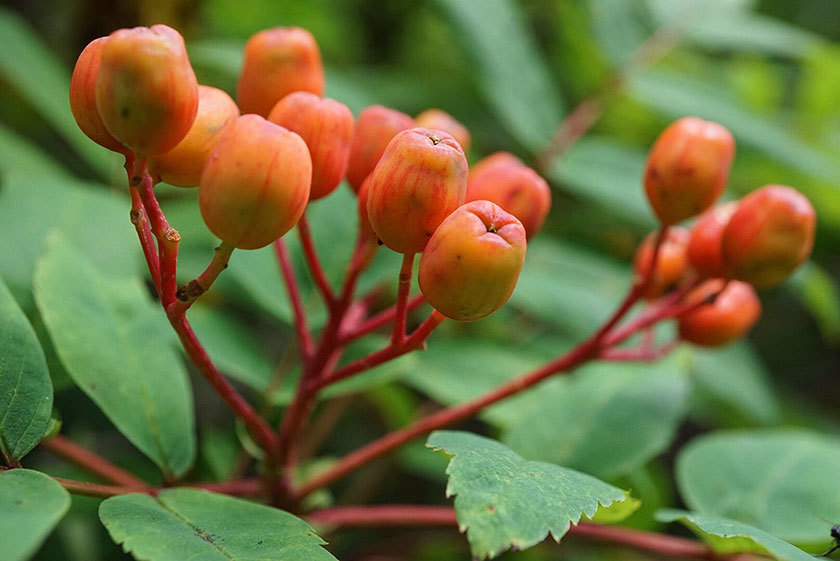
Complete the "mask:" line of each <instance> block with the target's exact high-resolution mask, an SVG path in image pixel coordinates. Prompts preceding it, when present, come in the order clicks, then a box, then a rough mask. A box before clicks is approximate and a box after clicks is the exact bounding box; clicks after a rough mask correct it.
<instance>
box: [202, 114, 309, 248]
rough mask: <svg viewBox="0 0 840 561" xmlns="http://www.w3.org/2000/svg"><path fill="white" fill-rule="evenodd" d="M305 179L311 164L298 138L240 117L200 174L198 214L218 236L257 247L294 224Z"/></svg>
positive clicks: (306, 192) (305, 193) (302, 200)
mask: <svg viewBox="0 0 840 561" xmlns="http://www.w3.org/2000/svg"><path fill="white" fill-rule="evenodd" d="M311 181H312V162H311V160H310V159H309V150H308V149H307V148H306V143H305V142H304V141H303V139H302V138H301V137H300V136H298V135H297V134H295V133H293V132H291V131H289V130H286V129H284V128H283V127H281V126H279V125H275V124H274V123H270V122H268V121H266V120H265V119H263V118H262V117H260V116H258V115H243V116H241V117H238V118H237V119H236V120H235V121H234V122H233V123H232V124H231V125H230V126H229V127H228V128H227V129H226V130H225V131H224V132H223V133H222V135H221V137H220V138H219V140H218V141H217V142H216V146H215V148H213V151H212V152H211V154H210V157H209V158H208V160H207V163H206V164H205V165H204V169H203V171H202V172H201V181H200V182H199V185H198V204H199V207H200V209H201V216H202V217H203V218H204V222H205V223H206V224H207V227H208V228H209V229H210V231H211V232H213V234H215V235H216V236H217V237H219V238H220V239H222V240H224V241H226V242H229V243H231V244H232V245H234V246H235V247H238V248H242V249H257V248H260V247H263V246H266V245H268V244H270V243H271V242H273V241H274V240H276V239H277V238H279V237H281V236H282V235H283V234H285V233H286V232H288V231H289V230H290V229H291V228H292V226H294V225H295V224H296V223H297V221H298V219H299V218H300V216H301V215H302V214H303V211H304V209H305V208H306V202H307V201H308V200H309V184H310V182H311Z"/></svg>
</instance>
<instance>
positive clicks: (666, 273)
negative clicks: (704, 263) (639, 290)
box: [634, 226, 689, 300]
mask: <svg viewBox="0 0 840 561" xmlns="http://www.w3.org/2000/svg"><path fill="white" fill-rule="evenodd" d="M656 236H657V234H656V233H651V234H649V235H648V236H647V237H645V239H644V240H643V241H642V243H641V244H640V245H639V248H638V249H637V250H636V257H635V260H634V269H635V271H636V275H637V276H638V277H640V278H641V277H642V276H644V275H646V274H647V272H648V269H650V260H651V259H652V258H653V249H654V244H655V243H656ZM688 240H689V234H688V230H686V229H685V228H680V227H679V226H675V227H671V228H668V232H667V233H666V235H665V239H664V240H663V241H662V244H661V245H660V247H659V255H658V256H657V258H656V267H655V268H654V270H653V275H652V276H651V279H650V281H649V283H648V285H647V288H646V289H645V292H644V294H643V296H644V297H645V298H647V299H648V300H655V299H656V298H659V297H660V296H662V295H663V294H665V293H666V292H668V291H669V290H670V289H671V288H673V287H674V285H676V284H677V283H678V282H679V281H680V280H682V278H683V277H684V276H685V274H686V272H687V271H688V255H687V251H686V250H687V247H688Z"/></svg>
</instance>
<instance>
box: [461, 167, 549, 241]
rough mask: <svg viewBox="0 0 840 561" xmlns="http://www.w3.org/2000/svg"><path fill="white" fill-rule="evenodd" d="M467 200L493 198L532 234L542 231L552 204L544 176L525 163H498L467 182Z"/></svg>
mask: <svg viewBox="0 0 840 561" xmlns="http://www.w3.org/2000/svg"><path fill="white" fill-rule="evenodd" d="M467 200H468V201H478V200H485V201H491V202H494V203H496V204H497V205H499V206H500V207H502V208H503V209H505V210H506V211H508V212H509V213H511V214H513V215H514V216H515V217H516V218H518V219H519V221H520V222H522V225H523V226H524V227H525V230H526V231H527V232H528V238H531V237H533V236H535V235H536V234H537V232H539V231H540V229H541V228H542V226H543V223H544V222H545V219H546V217H547V216H548V211H549V209H550V208H551V189H550V188H549V187H548V183H546V181H545V179H543V178H542V177H540V176H539V175H538V174H537V172H535V171H534V170H532V169H531V168H529V167H526V166H524V165H515V164H505V163H503V162H502V163H501V165H499V164H497V165H495V166H494V167H490V168H487V169H486V171H483V172H482V173H480V174H477V176H476V177H473V176H470V179H469V181H468V182H467Z"/></svg>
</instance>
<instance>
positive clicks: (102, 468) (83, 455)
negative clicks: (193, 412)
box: [41, 434, 146, 487]
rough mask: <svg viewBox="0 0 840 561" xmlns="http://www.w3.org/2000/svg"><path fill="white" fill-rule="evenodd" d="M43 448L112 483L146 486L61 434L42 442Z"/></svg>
mask: <svg viewBox="0 0 840 561" xmlns="http://www.w3.org/2000/svg"><path fill="white" fill-rule="evenodd" d="M41 446H42V447H43V448H45V449H46V450H49V451H50V452H52V453H53V454H55V455H56V456H59V457H61V458H64V459H65V460H67V461H69V462H72V463H74V464H75V465H77V466H79V467H81V468H83V469H85V470H86V471H88V472H90V473H92V474H93V475H96V476H97V477H101V478H102V479H104V480H105V481H108V482H110V483H116V484H117V485H122V486H126V487H144V486H145V485H146V482H145V481H143V480H142V479H140V478H139V477H137V476H136V475H133V474H132V473H129V472H128V471H126V470H124V469H123V468H121V467H119V466H118V465H116V464H113V463H111V462H110V461H109V460H107V459H105V458H103V457H102V456H100V455H99V454H97V453H96V452H93V451H91V450H88V449H87V448H84V447H83V446H80V445H78V444H76V443H75V442H73V441H72V440H70V439H68V438H67V437H65V436H62V435H60V434H56V435H55V436H53V437H52V438H50V439H48V440H42V441H41Z"/></svg>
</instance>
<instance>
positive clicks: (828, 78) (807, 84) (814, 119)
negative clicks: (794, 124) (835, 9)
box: [794, 45, 840, 132]
mask: <svg viewBox="0 0 840 561" xmlns="http://www.w3.org/2000/svg"><path fill="white" fill-rule="evenodd" d="M801 68H802V69H801V74H800V78H799V80H798V81H797V83H796V104H795V106H794V109H795V111H796V112H797V116H798V117H800V118H807V119H808V124H809V125H810V126H812V127H814V128H816V130H817V131H818V132H822V131H823V130H825V129H827V128H830V127H832V125H833V124H834V120H833V119H831V118H830V117H835V118H836V117H837V115H838V111H840V108H838V107H837V103H836V102H835V97H834V94H835V92H836V91H837V90H838V88H840V48H838V46H837V45H823V46H821V47H819V48H815V49H812V50H811V51H810V52H809V53H808V56H807V57H805V60H804V61H803V62H802V67H801Z"/></svg>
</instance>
